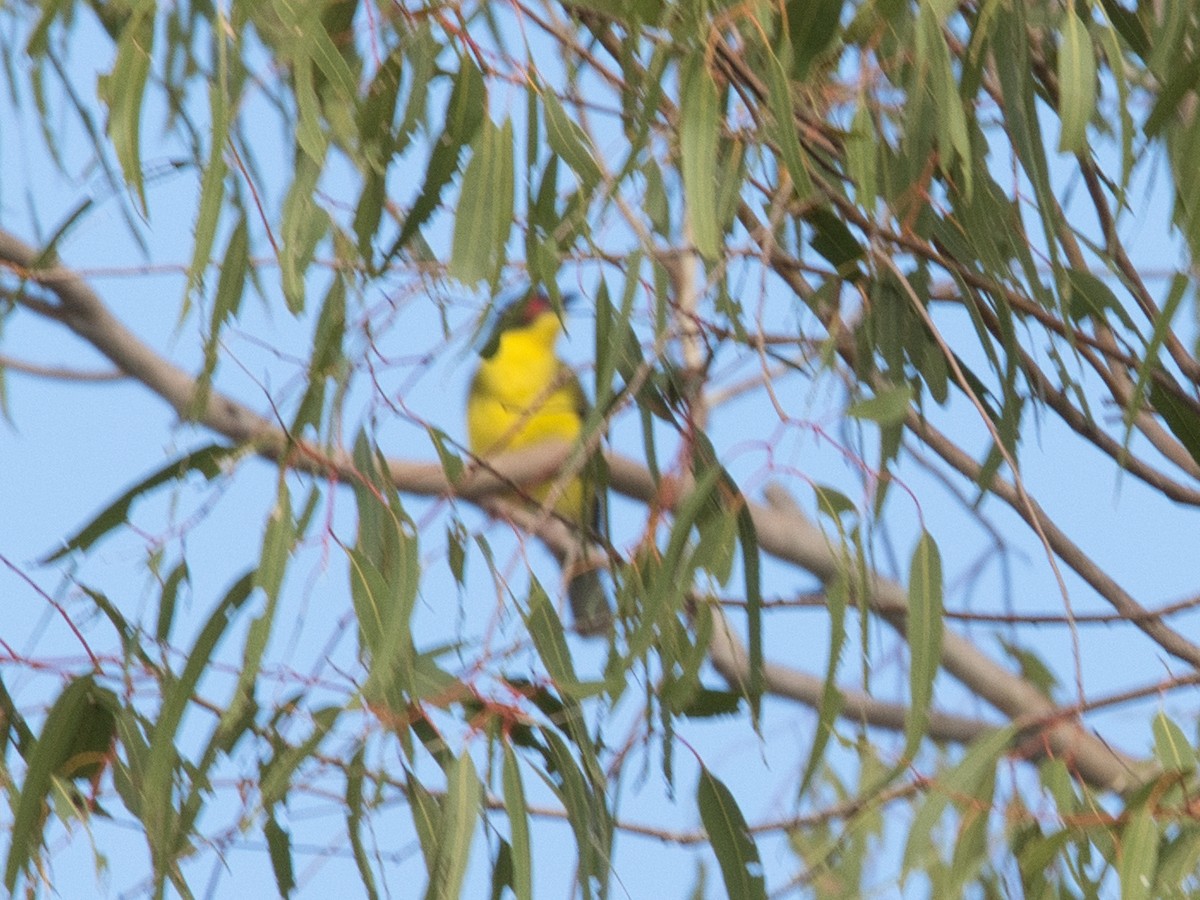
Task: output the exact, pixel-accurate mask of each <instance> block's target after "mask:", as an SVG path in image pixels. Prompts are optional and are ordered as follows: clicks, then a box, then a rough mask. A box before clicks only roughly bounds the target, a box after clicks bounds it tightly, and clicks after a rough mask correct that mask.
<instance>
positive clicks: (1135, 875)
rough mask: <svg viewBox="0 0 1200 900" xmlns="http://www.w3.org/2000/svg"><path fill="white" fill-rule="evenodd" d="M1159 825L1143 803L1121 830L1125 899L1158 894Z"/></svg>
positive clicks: (1141, 899)
mask: <svg viewBox="0 0 1200 900" xmlns="http://www.w3.org/2000/svg"><path fill="white" fill-rule="evenodd" d="M1159 836H1160V835H1159V828H1158V825H1157V823H1155V821H1154V815H1153V813H1152V812H1151V811H1150V810H1149V809H1147V808H1146V807H1144V806H1142V807H1139V808H1137V809H1136V810H1133V811H1132V815H1131V816H1130V818H1129V821H1128V823H1127V824H1126V825H1125V828H1124V830H1123V831H1122V832H1121V841H1120V849H1119V854H1120V861H1119V862H1118V864H1117V871H1118V873H1119V874H1120V878H1121V900H1150V898H1151V897H1153V896H1154V874H1155V871H1156V870H1157V869H1158V844H1159Z"/></svg>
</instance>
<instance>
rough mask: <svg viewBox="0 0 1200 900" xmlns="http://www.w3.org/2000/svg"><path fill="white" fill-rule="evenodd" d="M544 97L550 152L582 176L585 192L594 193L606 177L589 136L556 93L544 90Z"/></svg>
mask: <svg viewBox="0 0 1200 900" xmlns="http://www.w3.org/2000/svg"><path fill="white" fill-rule="evenodd" d="M541 97H542V106H543V107H544V109H545V111H546V140H547V141H549V142H550V149H551V150H553V151H554V152H555V153H556V154H558V156H560V157H561V158H562V160H563V162H565V163H566V164H567V165H568V166H570V167H571V171H573V172H574V173H575V174H576V175H577V176H579V181H580V182H581V183H582V185H583V187H584V190H585V191H588V192H590V191H592V190H594V189H595V187H596V185H597V184H599V182H600V179H601V177H602V176H603V170H602V169H601V168H600V164H599V163H598V162H597V161H596V156H595V154H594V153H593V152H592V147H591V143H590V142H589V141H588V137H587V135H586V134H585V133H584V131H583V129H582V128H580V127H579V125H577V124H576V123H575V122H574V121H572V119H571V117H570V116H568V115H567V111H566V110H565V109H563V105H562V103H561V102H560V101H559V99H558V96H557V95H556V94H555V93H554V91H553V90H551V89H550V88H548V87H547V88H544V89H543V90H542V92H541Z"/></svg>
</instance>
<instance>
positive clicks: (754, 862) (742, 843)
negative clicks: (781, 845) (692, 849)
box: [696, 766, 767, 900]
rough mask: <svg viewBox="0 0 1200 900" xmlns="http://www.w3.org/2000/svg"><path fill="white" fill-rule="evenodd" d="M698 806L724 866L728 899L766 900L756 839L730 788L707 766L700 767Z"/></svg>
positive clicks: (709, 836) (765, 888) (720, 861)
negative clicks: (755, 899)
mask: <svg viewBox="0 0 1200 900" xmlns="http://www.w3.org/2000/svg"><path fill="white" fill-rule="evenodd" d="M696 803H697V805H698V806H699V807H700V821H701V822H702V823H703V824H704V830H705V831H706V832H708V839H709V842H710V843H711V844H712V848H713V852H714V853H715V854H716V856H717V862H718V863H720V865H721V875H722V877H723V878H724V880H725V893H726V896H728V897H737V898H739V900H754V898H759V897H760V898H762V900H766V896H767V887H766V881H765V879H764V878H763V871H762V862H761V860H760V859H759V856H758V847H757V846H755V843H754V836H753V835H752V834H751V833H750V828H749V827H748V826H747V825H746V819H745V817H744V816H743V815H742V811H741V810H740V809H738V805H737V801H735V800H734V799H733V794H731V793H730V792H729V788H727V787H725V785H724V784H722V783H721V781H720V780H719V779H718V778H717V777H716V776H715V775H713V774H712V773H711V772H710V771H709V770H708V769H707V768H706V767H704V766H701V767H700V781H699V784H697V786H696Z"/></svg>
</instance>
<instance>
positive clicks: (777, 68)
mask: <svg viewBox="0 0 1200 900" xmlns="http://www.w3.org/2000/svg"><path fill="white" fill-rule="evenodd" d="M780 52H781V53H782V54H783V55H784V56H788V55H790V49H789V48H788V47H787V46H786V45H785V46H784V47H783V48H782V49H781V51H780ZM766 63H767V73H766V74H767V89H768V92H769V93H768V99H769V100H770V103H771V117H772V120H773V124H774V127H773V128H772V130H771V137H772V139H773V140H774V141H775V143H776V144H778V146H779V155H780V156H782V157H783V164H784V167H785V168H786V169H787V173H788V175H790V176H791V178H792V187H793V189H794V190H795V192H796V198H797V199H798V200H803V199H805V198H806V197H809V196H810V195H811V194H812V192H813V185H812V179H811V178H810V177H809V175H808V166H807V164H806V162H807V161H806V159H805V156H804V149H803V148H802V147H801V146H800V136H799V134H798V132H797V129H796V116H795V113H794V111H793V109H792V92H791V90H790V88H789V86H788V77H787V72H785V71H784V68H783V63H782V62H781V61H780V59H779V57H778V56H776V55H775V54H774V53H772V52H771V50H770V48H767V60H766Z"/></svg>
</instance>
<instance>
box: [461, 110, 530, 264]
mask: <svg viewBox="0 0 1200 900" xmlns="http://www.w3.org/2000/svg"><path fill="white" fill-rule="evenodd" d="M513 193H514V189H513V130H512V122H511V121H509V120H505V122H504V124H503V125H502V126H500V127H499V128H497V127H496V126H495V125H493V124H492V123H491V122H485V123H484V126H483V130H482V131H480V133H479V139H478V140H477V141H476V142H475V147H474V152H473V154H472V156H471V161H470V162H469V163H468V164H467V171H466V172H465V173H464V175H463V181H462V191H461V193H460V194H459V200H458V211H457V213H456V214H455V219H454V244H453V248H452V250H451V254H450V268H449V271H450V274H451V275H452V276H454V277H455V278H457V279H459V280H460V281H463V282H465V283H467V284H473V283H475V282H477V281H480V280H482V279H484V278H490V277H492V276H493V275H494V274H495V273H496V272H497V271H498V270H499V268H500V266H501V265H502V264H503V262H504V246H505V243H506V241H507V240H508V233H509V227H510V226H511V224H512V215H513Z"/></svg>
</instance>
